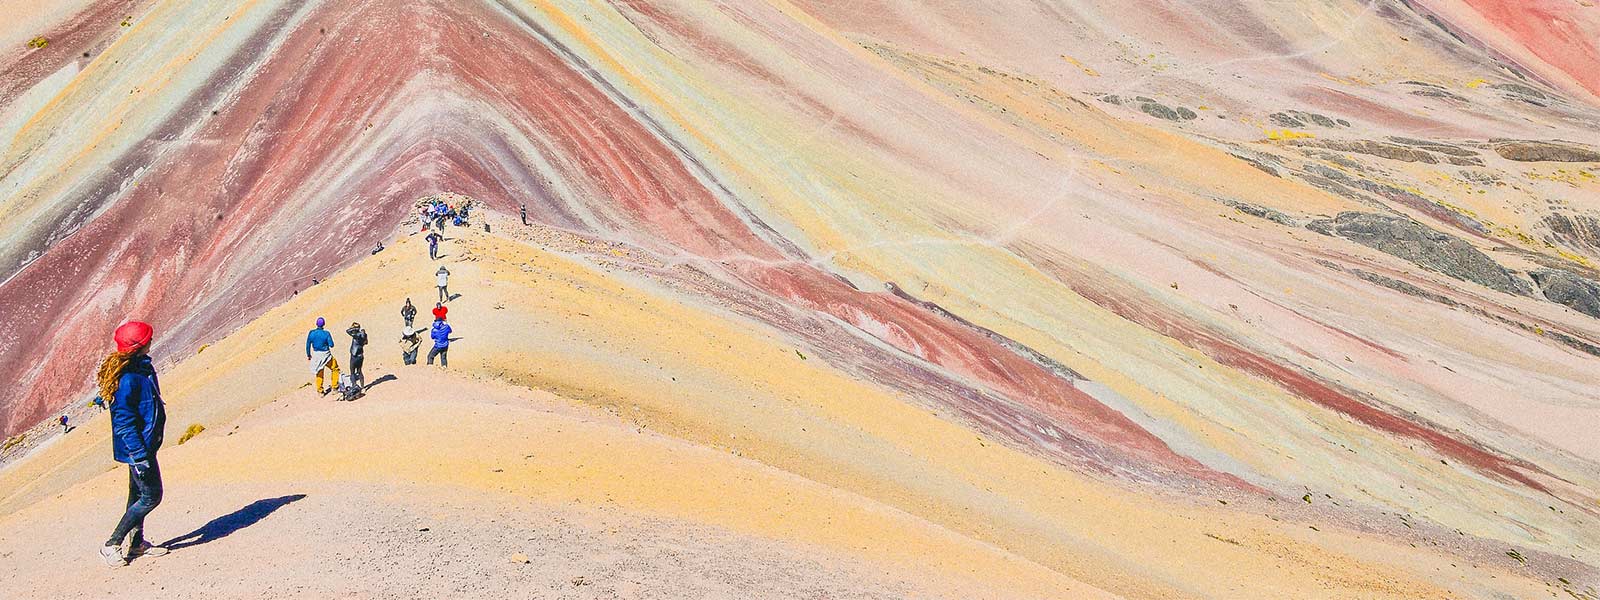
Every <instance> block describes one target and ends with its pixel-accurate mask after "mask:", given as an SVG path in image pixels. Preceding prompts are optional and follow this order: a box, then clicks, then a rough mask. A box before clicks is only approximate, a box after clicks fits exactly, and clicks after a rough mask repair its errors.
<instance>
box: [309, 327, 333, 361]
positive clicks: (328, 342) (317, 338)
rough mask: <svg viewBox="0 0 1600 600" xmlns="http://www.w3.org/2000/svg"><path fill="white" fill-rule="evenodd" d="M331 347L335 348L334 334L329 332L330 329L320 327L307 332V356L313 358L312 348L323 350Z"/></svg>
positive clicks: (318, 350)
mask: <svg viewBox="0 0 1600 600" xmlns="http://www.w3.org/2000/svg"><path fill="white" fill-rule="evenodd" d="M331 349H333V334H331V333H328V330H326V329H323V328H321V327H318V328H316V329H313V330H311V333H307V334H306V358H311V351H312V350H316V351H317V352H321V351H323V350H331Z"/></svg>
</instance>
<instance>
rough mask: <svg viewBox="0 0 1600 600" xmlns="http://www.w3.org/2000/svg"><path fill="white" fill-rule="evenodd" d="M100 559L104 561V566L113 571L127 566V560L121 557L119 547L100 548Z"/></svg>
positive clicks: (120, 548)
mask: <svg viewBox="0 0 1600 600" xmlns="http://www.w3.org/2000/svg"><path fill="white" fill-rule="evenodd" d="M100 558H101V559H102V560H104V561H106V566H108V567H111V568H113V569H114V568H117V567H123V566H127V565H128V559H126V558H123V557H122V547H121V546H101V547H100Z"/></svg>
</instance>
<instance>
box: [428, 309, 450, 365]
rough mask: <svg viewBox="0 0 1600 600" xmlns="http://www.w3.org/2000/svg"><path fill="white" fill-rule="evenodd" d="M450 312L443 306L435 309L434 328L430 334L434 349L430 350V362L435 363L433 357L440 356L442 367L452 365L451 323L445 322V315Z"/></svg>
mask: <svg viewBox="0 0 1600 600" xmlns="http://www.w3.org/2000/svg"><path fill="white" fill-rule="evenodd" d="M446 312H448V311H447V309H445V307H443V306H439V307H436V308H434V309H433V330H432V331H431V332H429V335H430V336H431V337H433V349H432V350H429V351H428V364H430V365H431V364H433V357H435V356H437V357H439V366H440V367H449V366H450V356H449V355H450V324H449V323H445V322H444V315H445V313H446Z"/></svg>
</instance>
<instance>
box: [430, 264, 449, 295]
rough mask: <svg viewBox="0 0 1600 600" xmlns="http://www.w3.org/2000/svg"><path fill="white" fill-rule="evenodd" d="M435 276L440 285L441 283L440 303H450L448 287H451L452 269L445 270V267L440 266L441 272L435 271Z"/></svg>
mask: <svg viewBox="0 0 1600 600" xmlns="http://www.w3.org/2000/svg"><path fill="white" fill-rule="evenodd" d="M433 274H434V276H435V277H437V278H438V283H439V301H440V302H449V301H450V289H449V287H448V286H449V285H450V269H446V268H444V265H439V270H438V271H434V272H433Z"/></svg>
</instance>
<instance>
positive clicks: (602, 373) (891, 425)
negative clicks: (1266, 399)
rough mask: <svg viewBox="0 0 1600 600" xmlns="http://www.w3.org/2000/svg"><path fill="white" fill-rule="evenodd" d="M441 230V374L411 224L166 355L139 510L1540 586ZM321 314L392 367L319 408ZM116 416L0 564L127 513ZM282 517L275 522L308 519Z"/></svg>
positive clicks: (1247, 592) (1388, 585)
mask: <svg viewBox="0 0 1600 600" xmlns="http://www.w3.org/2000/svg"><path fill="white" fill-rule="evenodd" d="M495 224H496V225H497V232H498V231H506V230H507V229H510V228H514V227H515V226H513V225H511V224H510V223H507V222H502V221H499V220H496V221H495ZM450 233H451V235H452V236H453V237H454V236H459V237H457V238H456V239H453V240H451V241H450V242H447V243H446V244H445V246H444V248H443V251H444V253H445V254H446V255H447V256H446V257H445V258H444V260H443V261H442V262H443V263H444V264H446V265H448V266H449V268H450V269H451V270H452V272H453V275H452V283H451V289H452V291H454V292H456V293H460V294H462V296H461V297H460V298H459V299H458V300H456V301H454V302H452V303H451V318H450V322H451V323H452V325H453V326H454V327H455V331H456V334H457V335H458V336H460V337H461V338H462V339H461V340H460V341H458V342H457V343H456V344H455V346H454V348H453V350H452V357H451V358H452V361H453V362H452V367H451V370H450V371H449V373H448V374H444V373H440V372H438V371H436V370H435V371H430V370H428V368H427V367H423V366H416V367H401V366H399V362H400V361H399V352H398V349H397V348H395V346H394V339H395V338H396V337H397V336H398V330H399V325H400V323H399V318H398V315H397V314H396V313H397V312H398V309H399V306H400V304H401V303H402V302H403V300H404V299H405V298H406V297H407V295H408V294H409V295H410V296H411V297H412V298H413V300H414V301H418V304H419V306H421V307H422V308H423V312H424V314H425V313H426V309H427V307H429V306H431V300H432V298H431V295H432V294H433V290H432V287H431V286H432V273H433V270H434V268H435V265H434V264H433V263H432V262H431V261H429V260H428V259H427V256H426V252H425V248H424V246H423V244H422V243H421V241H420V240H419V239H417V238H416V237H414V236H410V237H406V238H403V239H401V240H399V241H398V242H396V243H394V244H392V245H391V247H390V249H388V250H386V251H385V252H383V253H382V254H379V255H377V256H376V257H373V258H370V259H366V260H363V261H362V262H360V263H358V264H357V265H355V266H354V267H352V268H350V269H349V270H347V271H345V272H343V273H341V274H339V275H338V276H336V277H333V278H331V279H329V280H327V281H325V282H323V283H322V284H321V285H319V286H316V287H314V288H312V289H310V290H306V291H303V292H302V293H300V294H299V296H298V297H296V298H295V299H294V300H293V301H291V302H289V303H287V304H285V305H283V306H281V307H278V308H276V309H273V310H272V311H270V312H268V313H267V314H266V315H265V316H263V317H262V318H260V319H258V320H256V321H254V322H252V323H250V324H249V325H247V326H245V327H244V328H242V329H240V330H239V331H237V332H234V333H233V334H231V335H229V336H228V337H227V338H225V339H224V340H222V341H220V342H218V343H217V344H214V345H212V346H210V347H209V348H207V349H206V350H205V351H204V352H202V353H200V354H199V355H197V356H195V357H193V358H191V359H188V360H186V361H184V362H182V363H180V364H178V365H177V366H176V367H174V368H172V369H170V370H168V371H167V372H164V373H163V375H162V377H163V379H162V382H163V386H164V392H165V394H166V396H167V400H168V406H169V410H170V411H171V415H172V417H171V421H170V424H169V439H173V440H175V439H176V437H177V435H178V432H180V431H181V430H182V428H183V427H185V426H187V425H188V424H190V423H202V424H204V425H206V427H207V431H206V432H205V433H204V434H202V435H201V436H199V437H198V438H196V441H193V442H190V443H188V444H186V445H184V446H182V447H176V448H173V449H171V450H169V451H165V452H163V461H164V466H165V468H166V469H167V470H168V472H169V480H170V481H169V490H170V494H171V498H170V500H169V504H168V506H164V507H163V508H162V509H160V510H158V512H157V513H156V516H154V517H152V525H151V526H152V527H153V528H154V527H158V525H156V523H160V522H161V519H162V518H163V516H162V513H161V512H160V511H161V510H166V511H175V510H177V509H174V508H171V507H173V506H180V507H181V506H184V504H183V503H184V502H186V500H184V497H185V494H186V492H185V491H184V490H185V489H191V490H207V489H227V488H230V487H240V488H245V487H252V486H256V487H259V486H261V485H263V484H264V483H273V482H278V483H283V484H285V488H288V487H293V486H294V484H303V485H306V486H311V485H316V486H320V487H318V489H319V490H324V491H323V492H322V493H325V494H336V493H337V492H336V491H331V490H337V489H339V488H340V485H334V484H349V485H352V486H357V487H361V488H363V489H368V488H371V487H373V486H376V487H378V488H385V489H400V488H404V489H407V490H408V492H407V493H408V494H417V495H418V497H417V498H416V499H415V501H416V502H419V503H422V504H428V503H446V502H449V498H451V497H454V496H456V495H459V494H467V493H471V494H489V495H490V496H491V498H502V500H499V501H498V502H503V503H505V504H506V505H511V506H524V505H526V506H534V507H540V510H566V509H572V508H574V507H590V506H604V507H606V508H608V509H611V510H617V511H621V512H622V513H625V514H626V515H629V516H630V517H636V518H641V519H665V520H666V521H668V522H671V523H676V524H680V525H682V526H686V527H690V526H692V527H712V528H716V529H718V530H727V531H731V532H733V534H735V535H738V536H744V537H745V538H748V539H757V540H764V541H766V542H769V543H771V542H777V543H780V544H782V545H784V547H786V548H790V549H792V550H793V551H794V552H801V553H812V554H808V556H824V557H832V558H829V559H824V560H828V561H837V562H838V564H839V565H840V566H841V568H843V566H845V565H856V566H859V565H872V566H867V567H861V569H864V570H865V571H864V572H866V571H875V572H880V573H882V574H883V576H884V577H885V579H882V581H900V582H907V581H909V582H916V587H917V588H918V589H924V590H925V591H923V592H917V593H921V594H939V595H943V594H950V595H955V596H965V597H1052V598H1054V597H1089V596H1094V595H1099V594H1102V593H1105V592H1110V593H1112V594H1116V595H1124V596H1133V597H1197V596H1198V597H1229V598H1238V597H1287V596H1295V597H1308V596H1318V597H1360V598H1384V597H1394V598H1400V597H1407V598H1410V597H1448V596H1455V595H1460V594H1462V593H1465V594H1468V595H1481V594H1487V593H1489V592H1491V591H1498V592H1503V593H1507V594H1511V595H1513V596H1516V597H1530V596H1532V595H1534V594H1535V593H1536V592H1537V593H1543V591H1542V590H1546V586H1545V585H1544V584H1543V583H1541V582H1538V581H1534V580H1532V579H1529V578H1525V576H1523V575H1521V574H1518V573H1514V572H1510V571H1507V570H1503V569H1502V568H1501V567H1490V566H1486V565H1482V564H1480V565H1476V566H1474V565H1472V564H1470V563H1469V562H1468V561H1465V560H1461V559H1460V558H1457V557H1452V556H1450V555H1447V554H1444V553H1441V552H1437V551H1434V550H1430V549H1428V548H1427V547H1426V546H1425V545H1424V546H1423V547H1422V548H1416V547H1412V545H1411V543H1408V542H1405V541H1396V538H1393V537H1380V536H1376V535H1369V534H1362V533H1358V532H1353V531H1348V530H1343V529H1340V528H1337V527H1334V526H1331V525H1325V524H1318V526H1316V527H1315V528H1313V527H1311V526H1310V525H1308V524H1307V523H1296V522H1291V521H1290V520H1289V519H1280V518H1277V517H1272V516H1267V513H1272V514H1280V513H1279V512H1277V511H1275V510H1273V509H1270V508H1268V506H1269V505H1268V503H1267V502H1266V501H1264V500H1262V499H1257V498H1248V497H1233V498H1197V499H1196V498H1190V499H1183V498H1172V497H1168V496H1165V495H1155V494H1151V493H1148V492H1144V491H1137V490H1131V489H1127V488H1125V487H1124V486H1122V485H1120V484H1112V483H1108V482H1104V481H1101V480H1099V479H1096V478H1092V477H1087V476H1085V475H1082V474H1080V473H1076V472H1073V471H1071V470H1068V469H1065V468H1062V467H1060V466H1058V465H1055V464H1052V463H1048V462H1045V461H1041V460H1039V459H1036V458H1034V457H1032V456H1030V455H1028V454H1026V453H1023V452H1020V451H1017V450H1014V449H1011V448H1008V447H1005V446H1003V445H1001V444H999V443H996V442H995V441H993V440H990V439H987V438H985V437H983V436H980V435H977V434H974V433H973V432H971V431H970V430H967V429H965V428H964V427H962V426H960V425H957V424H954V423H951V422H949V421H947V420H945V419H944V418H942V417H941V416H940V415H938V414H935V413H933V412H931V411H929V410H926V409H924V408H920V407H919V406H918V405H917V404H916V403H915V402H914V401H913V400H911V399H908V398H904V397H901V396H899V395H897V394H895V393H893V392H890V391H887V390H884V389H882V388H878V387H875V386H873V385H871V384H868V383H864V382H860V381H856V380H853V379H850V378H848V377H846V376H845V375H843V374H841V373H839V372H837V371H836V370H834V369H832V368H831V367H830V366H829V365H827V364H825V363H824V362H823V361H821V360H820V359H817V358H815V357H805V356H802V355H801V353H797V352H796V351H795V348H794V347H793V346H791V345H788V344H787V343H786V342H785V340H784V339H783V337H782V336H781V335H780V334H779V333H778V332H775V331H772V330H770V329H767V328H765V327H763V326H759V325H756V324H753V323H752V322H751V321H749V320H746V319H743V318H741V317H738V316H736V315H733V314H732V313H730V312H729V311H727V310H726V309H724V308H721V307H717V306H712V305H707V304H704V303H703V302H702V301H699V300H686V299H685V296H684V295H682V294H678V293H676V292H674V291H673V289H672V288H671V287H670V286H667V285H664V284H662V283H660V282H657V281H654V280H652V279H650V278H649V277H646V276H644V275H641V274H639V272H635V271H630V270H627V269H621V268H617V267H615V266H607V265H605V264H602V263H601V262H598V261H597V259H598V258H599V257H602V256H604V254H603V253H601V252H598V251H597V252H593V253H590V254H586V253H583V252H559V253H558V252H553V251H550V250H547V249H541V248H540V247H537V246H535V245H532V244H529V243H526V241H525V240H529V239H535V238H537V239H538V240H539V241H540V242H541V243H543V244H545V245H548V246H553V247H558V248H561V247H570V248H580V249H581V248H583V247H584V246H585V244H584V243H582V242H580V241H576V240H573V239H571V238H566V237H564V236H562V235H560V234H557V233H553V232H547V231H534V230H526V229H520V228H518V229H517V230H516V231H514V232H512V233H510V234H502V233H497V234H495V235H489V234H485V233H482V232H477V231H465V230H462V229H455V230H451V232H450ZM515 238H522V239H515ZM319 315H320V316H324V317H327V319H328V321H329V326H330V327H329V328H330V329H333V330H335V331H336V332H341V333H336V336H335V337H336V339H339V340H341V341H340V348H341V349H342V348H343V344H344V341H345V340H347V338H345V336H343V334H342V330H343V328H344V327H346V326H348V324H349V323H350V322H351V321H360V322H361V323H363V324H364V325H366V327H367V329H368V331H369V332H370V333H371V334H372V337H373V346H372V348H371V349H370V350H369V358H368V359H367V362H368V365H369V366H368V367H367V369H368V376H367V377H368V380H369V381H373V380H376V379H378V378H379V377H381V376H383V375H385V374H391V373H392V374H395V375H396V376H397V379H396V380H394V381H386V382H383V383H381V384H379V385H378V386H377V387H376V388H374V390H373V392H372V393H371V394H369V396H368V397H367V398H365V399H363V400H362V401H359V402H357V403H355V404H342V403H333V402H328V401H325V400H323V399H319V398H313V397H312V393H311V392H310V391H309V390H307V389H303V386H304V385H305V382H306V380H307V377H306V376H305V372H306V367H305V360H304V358H303V356H302V351H301V343H302V336H303V335H304V333H305V330H306V329H307V328H308V327H309V325H310V321H311V320H312V319H314V318H315V317H316V316H319ZM158 344H159V342H158ZM158 353H159V352H158ZM529 388H531V389H532V390H541V391H537V392H535V391H530V390H529ZM236 426H237V430H235V427H236ZM106 429H107V426H106V423H105V421H104V419H103V418H98V419H95V420H94V421H91V422H88V423H86V424H85V425H84V426H83V427H82V428H81V429H80V430H79V431H80V432H82V433H75V434H74V435H69V436H66V438H64V439H62V440H60V441H58V442H57V443H55V444H53V445H50V446H47V447H44V448H41V449H40V450H39V451H38V452H36V453H35V455H33V456H32V457H30V458H28V459H26V460H24V461H21V462H20V463H18V464H14V465H11V466H8V467H7V468H6V469H5V470H4V471H3V472H0V494H3V497H0V515H5V516H0V555H12V556H15V554H10V553H15V552H17V550H18V548H19V544H26V543H27V540H26V539H24V538H25V536H27V535H29V534H28V533H26V532H36V531H41V529H40V527H41V524H42V523H50V522H59V521H58V520H61V519H65V520H67V521H68V522H71V523H74V524H75V526H76V527H79V528H82V529H83V531H84V532H85V533H84V534H83V537H84V539H83V540H81V541H82V544H85V546H83V547H92V545H93V544H94V543H96V538H97V536H98V535H103V532H99V531H98V529H95V528H94V527H93V526H92V524H100V523H102V522H103V524H104V525H105V526H106V527H109V526H110V521H111V520H112V519H113V518H114V514H112V513H113V512H114V511H112V510H98V511H73V510H71V507H75V506H83V505H84V504H85V503H90V504H93V505H95V506H99V504H98V503H97V501H98V499H102V498H103V499H105V501H106V502H110V503H112V504H113V505H114V504H115V498H116V496H117V494H119V493H120V490H119V489H118V486H119V485H121V483H120V477H121V474H120V473H105V472H106V470H107V469H109V468H111V466H112V465H111V463H110V461H109V458H108V456H109V450H108V448H107V442H106V439H107V438H106ZM85 482H86V483H85ZM74 486H76V487H74ZM196 493H200V492H196ZM352 498H354V496H352ZM40 500H46V501H45V502H39V501H40ZM1222 500H1225V501H1226V504H1224V503H1223V502H1220V501H1222ZM91 501H96V502H91ZM351 501H352V502H355V501H357V500H354V499H352V500H351ZM490 502H491V503H493V502H496V501H495V500H491V501H490ZM29 505H32V506H29ZM190 506H195V505H190ZM24 507H27V508H24ZM207 508H209V506H205V507H200V508H194V510H201V511H204V510H205V509H207ZM221 508H227V507H226V506H224V507H221ZM168 514H169V515H171V514H172V513H171V512H169V513H168ZM293 514H299V513H286V514H285V515H283V516H281V517H276V518H281V519H291V518H314V517H315V515H310V516H303V517H295V516H293ZM492 514H493V512H492V511H486V512H477V513H472V514H467V515H458V516H457V517H456V518H461V519H469V520H471V519H485V518H490V517H489V515H492ZM86 524H89V525H86ZM240 535H241V536H242V535H244V533H241V534H240ZM158 537H159V536H158ZM1400 539H1401V540H1403V538H1400ZM74 541H77V540H74ZM350 543H352V544H359V543H361V542H360V541H359V540H355V541H351V542H350ZM218 546H219V547H220V546H221V544H220V543H219V544H218ZM75 548H76V546H71V547H69V545H63V546H62V549H61V550H59V551H60V552H75V551H76V550H75ZM206 551H208V546H199V547H196V548H194V549H192V550H189V552H195V553H200V552H206ZM688 552H694V550H692V549H691V550H688ZM90 558H93V557H92V556H91V555H89V554H87V553H85V554H81V555H79V554H72V555H68V556H48V555H47V556H41V557H38V558H37V559H38V560H66V561H80V562H85V564H86V565H88V564H89V562H87V561H89V559H90ZM304 560H306V561H315V560H317V559H316V557H315V553H314V552H313V553H311V554H309V555H307V556H305V557H304ZM137 566H138V565H137V564H136V567H137ZM352 568H355V567H352ZM362 568H370V565H369V566H366V567H362ZM96 581H99V580H96ZM105 581H114V580H111V579H107V580H105ZM872 581H875V580H863V582H862V583H861V584H860V585H865V586H871V585H875V584H874V583H872ZM90 583H93V582H90ZM1101 590H1104V591H1105V592H1102V591H1101Z"/></svg>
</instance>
